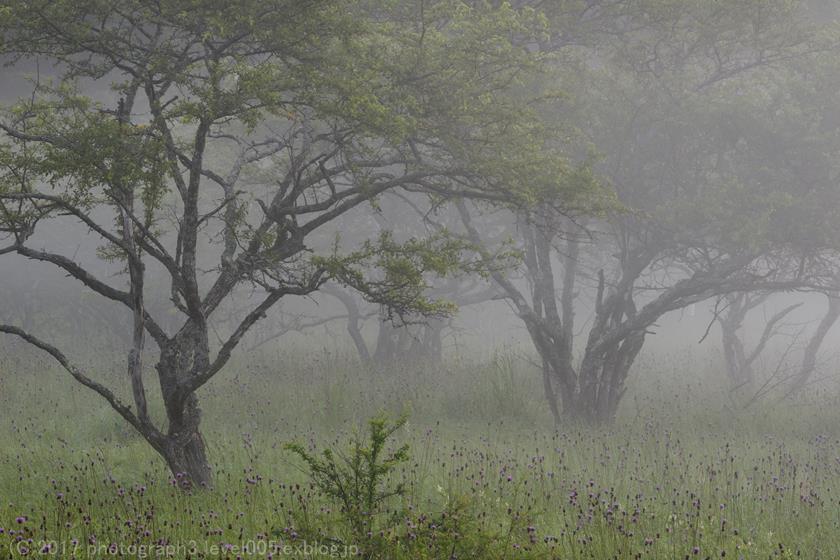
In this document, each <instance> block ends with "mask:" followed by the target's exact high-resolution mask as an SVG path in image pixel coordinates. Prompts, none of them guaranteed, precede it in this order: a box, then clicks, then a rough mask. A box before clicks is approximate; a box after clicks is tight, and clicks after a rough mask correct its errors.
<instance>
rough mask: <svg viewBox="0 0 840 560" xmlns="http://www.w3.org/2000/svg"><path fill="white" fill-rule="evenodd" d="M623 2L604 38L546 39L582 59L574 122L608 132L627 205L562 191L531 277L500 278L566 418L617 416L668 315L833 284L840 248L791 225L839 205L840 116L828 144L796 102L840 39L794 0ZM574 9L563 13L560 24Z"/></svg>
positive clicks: (613, 179)
mask: <svg viewBox="0 0 840 560" xmlns="http://www.w3.org/2000/svg"><path fill="white" fill-rule="evenodd" d="M606 4H610V3H605V4H602V3H595V6H596V7H595V10H594V11H590V10H583V11H582V12H580V14H581V17H584V18H585V19H586V22H587V24H588V25H590V26H594V27H593V28H592V29H591V30H592V33H591V35H589V36H588V37H578V39H577V40H576V41H575V42H574V43H573V44H571V45H570V44H569V43H566V42H563V41H562V40H559V41H558V42H556V43H552V42H551V41H548V42H547V43H546V48H549V49H555V48H558V45H559V49H560V50H559V52H560V53H568V54H567V57H565V58H564V57H562V56H561V57H558V60H559V61H560V62H559V63H558V64H567V63H568V61H569V60H571V61H572V63H571V64H570V65H569V70H568V72H569V76H568V80H567V81H565V82H563V83H562V84H561V86H560V87H566V88H567V89H569V97H570V101H569V103H568V106H567V109H566V111H564V113H563V114H561V115H560V117H559V118H562V119H567V121H568V122H567V124H568V125H572V124H577V128H578V131H579V132H580V134H581V136H582V140H585V141H589V142H591V145H592V146H593V150H594V151H595V152H596V153H597V154H598V161H597V162H596V163H595V164H594V165H593V167H592V172H593V173H594V174H595V176H596V177H597V178H598V180H600V181H603V182H604V183H606V184H607V185H609V186H611V187H612V188H613V189H614V190H615V194H616V197H617V201H618V204H617V206H618V208H617V209H616V210H614V211H609V210H608V211H606V212H603V213H601V214H600V215H594V216H592V215H589V216H588V215H587V213H585V212H583V213H578V214H577V215H575V214H572V215H568V214H567V215H563V214H561V213H557V212H556V211H554V209H553V205H554V204H555V201H553V200H551V199H550V198H545V199H537V200H536V201H535V203H534V205H533V206H532V207H531V208H529V209H528V211H527V212H523V211H522V210H521V209H518V208H517V209H515V210H514V215H515V219H516V226H515V228H514V229H513V230H512V231H514V232H515V234H516V236H517V237H518V245H517V246H518V247H519V248H520V250H521V251H522V253H523V255H524V260H523V267H522V272H523V276H524V278H518V277H517V276H516V275H512V274H510V273H505V272H502V271H500V272H496V273H495V274H494V275H493V280H494V282H495V283H496V284H497V285H498V286H500V287H501V288H502V289H503V290H504V292H505V293H506V295H507V297H508V299H509V300H510V301H511V302H512V304H513V306H514V309H515V310H516V312H517V313H518V315H519V316H520V317H521V318H522V320H523V322H524V323H525V326H526V327H527V330H528V333H529V335H530V337H531V339H532V340H533V342H534V346H535V348H536V350H537V352H538V353H539V355H540V357H541V359H542V362H543V374H544V386H545V393H546V398H547V400H548V403H549V406H550V408H551V410H552V413H553V415H554V418H555V421H556V422H558V423H559V422H561V420H562V416H563V415H565V416H567V417H569V418H573V419H580V420H582V421H585V422H590V423H602V422H610V421H611V420H612V419H613V418H614V417H615V414H616V412H617V410H618V406H619V404H620V402H621V398H622V396H623V395H624V393H625V390H626V380H627V378H628V374H629V372H630V368H631V366H632V365H633V363H634V361H635V359H636V357H637V356H638V354H639V352H640V351H641V350H642V348H643V345H644V342H645V339H646V337H647V336H648V335H649V334H650V333H651V332H653V331H654V330H655V326H656V323H657V321H658V320H659V319H660V318H661V317H662V316H663V315H665V314H666V313H668V312H671V311H674V310H678V309H681V308H684V307H686V306H688V305H691V304H694V303H696V302H699V301H701V300H704V299H707V298H710V297H714V296H717V295H722V294H729V293H736V292H749V291H753V290H760V289H762V288H764V289H785V290H792V289H798V288H802V289H805V288H806V287H815V286H820V285H824V284H825V283H826V282H829V283H831V282H833V281H832V280H831V275H830V274H826V268H825V267H824V266H823V257H824V256H825V253H826V252H832V251H836V249H837V239H838V238H837V237H834V240H833V241H831V240H830V236H825V238H824V239H822V240H819V239H818V238H817V239H818V240H817V241H815V242H814V243H812V246H810V247H808V248H805V247H804V246H803V245H801V244H798V243H797V242H796V238H795V236H794V235H792V231H791V228H790V227H789V225H790V223H791V222H793V221H795V222H796V223H799V224H801V223H803V222H804V223H806V224H812V225H813V224H816V223H824V222H825V218H826V217H827V216H828V215H829V214H827V213H826V209H827V208H833V207H836V205H837V197H836V195H835V196H834V199H833V202H832V203H831V204H833V205H832V206H823V207H822V208H820V207H819V206H818V205H811V206H810V207H808V206H807V204H805V203H803V201H804V200H808V199H809V198H811V197H819V196H824V195H827V193H830V192H835V193H836V191H837V189H836V184H835V183H833V182H832V179H833V177H836V171H837V168H836V166H834V167H832V164H831V162H830V161H828V160H827V159H826V158H821V157H819V154H821V153H831V152H824V150H825V148H826V146H829V145H831V143H830V142H831V140H833V138H831V137H833V136H834V135H836V133H837V130H838V129H837V128H836V127H832V128H830V129H828V130H827V131H826V132H825V136H828V137H829V138H828V142H829V143H828V144H826V143H823V141H824V140H826V138H820V139H819V140H818V141H816V140H815V139H814V138H807V136H806V134H804V133H802V132H803V130H802V126H801V125H800V123H799V122H798V119H797V112H796V111H797V109H798V107H799V106H798V102H797V101H795V100H791V99H790V96H791V95H792V94H793V93H794V92H793V91H792V90H791V89H790V87H791V85H792V84H793V83H795V82H796V79H795V78H794V77H792V76H791V72H792V71H793V69H795V68H796V67H797V66H796V65H797V64H800V63H801V61H803V60H805V59H807V58H808V57H812V56H815V55H816V53H820V52H824V53H828V52H831V49H832V48H833V45H834V44H835V43H834V42H833V41H831V40H828V41H826V42H824V43H820V42H818V41H816V40H815V38H817V37H819V38H821V39H824V38H825V35H820V34H819V33H817V32H814V31H813V30H809V29H808V28H807V26H806V25H805V24H804V23H803V21H802V17H801V16H802V13H801V12H800V11H799V9H800V7H799V6H796V5H794V4H791V3H789V2H761V3H738V2H733V3H717V2H710V3H696V2H677V3H667V5H666V3H662V4H659V3H656V2H653V3H649V4H645V5H636V4H633V3H623V2H618V3H614V5H613V6H612V8H617V11H616V12H613V11H612V8H611V7H610V6H608V5H606ZM575 13H576V12H575V11H574V10H569V11H563V10H560V14H559V16H562V18H565V19H562V20H560V23H558V24H557V25H558V26H562V24H564V23H565V24H569V20H568V18H569V17H570V16H572V15H574V14H575ZM593 14H597V17H596V18H594V19H593V17H592V16H593ZM561 28H562V27H561ZM558 36H559V37H560V38H561V39H562V37H563V36H564V34H563V33H559V32H558ZM572 36H575V35H574V33H572ZM572 76H574V77H572ZM548 118H557V116H556V115H554V116H549V117H548ZM803 140H807V141H803ZM812 150H816V151H812ZM832 170H833V173H832ZM582 180H584V179H582ZM794 192H796V193H797V195H796V196H791V195H792V193H794ZM823 200H824V203H827V201H828V200H830V196H826V198H824V199H823ZM460 208H461V213H462V217H463V222H464V226H465V230H466V232H467V235H468V239H470V240H471V241H473V242H474V243H476V244H479V243H483V244H484V245H485V246H486V247H492V246H493V243H492V240H493V238H494V237H495V238H496V239H500V238H502V239H503V238H504V232H501V235H499V234H498V232H497V235H493V234H491V233H490V232H492V231H493V230H494V229H495V230H498V227H497V221H498V220H497V218H496V217H495V215H492V214H491V216H490V217H485V214H486V212H485V210H484V209H485V208H486V205H480V204H478V205H469V204H466V203H462V204H461V205H460ZM793 216H798V218H797V219H794V218H793ZM809 239H814V238H809ZM523 280H524V282H523ZM584 313H587V314H589V320H588V321H587V322H586V323H585V324H584V325H581V321H580V316H581V315H583V314H584ZM583 316H584V318H586V315H583ZM578 329H581V331H579V330H578ZM581 336H582V339H583V340H582V341H581V342H578V343H576V341H577V340H578V339H579V338H581Z"/></svg>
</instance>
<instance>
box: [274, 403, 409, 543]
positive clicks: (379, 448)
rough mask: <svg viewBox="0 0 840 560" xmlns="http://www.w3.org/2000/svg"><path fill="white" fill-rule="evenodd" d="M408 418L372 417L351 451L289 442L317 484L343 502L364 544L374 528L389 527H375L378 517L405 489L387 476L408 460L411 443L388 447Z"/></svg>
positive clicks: (357, 534) (351, 526)
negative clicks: (319, 449)
mask: <svg viewBox="0 0 840 560" xmlns="http://www.w3.org/2000/svg"><path fill="white" fill-rule="evenodd" d="M405 422H406V417H405V416H403V417H401V418H399V419H398V420H396V421H395V422H390V421H389V420H388V418H387V417H386V416H384V415H379V416H376V417H374V418H372V419H371V420H369V421H368V428H369V434H368V437H367V438H366V439H359V438H356V439H354V441H353V442H352V444H351V446H350V450H349V453H348V454H345V453H343V452H340V451H334V450H331V449H325V450H324V451H323V453H322V454H321V456H320V457H319V456H317V455H314V454H312V453H309V452H308V451H307V450H306V449H305V448H304V447H303V446H302V445H301V444H299V443H290V444H287V445H286V446H285V447H286V449H288V450H290V451H292V452H294V453H295V454H297V455H298V456H299V457H300V458H301V459H303V461H304V462H305V463H306V466H307V470H308V474H309V477H310V478H311V479H312V481H313V483H314V484H315V486H316V487H317V488H318V489H319V490H320V491H321V492H322V493H323V494H324V495H326V496H328V497H330V498H332V499H335V500H337V501H338V502H339V503H340V504H341V507H342V513H343V514H344V517H345V520H346V521H347V523H348V525H349V526H350V529H351V530H352V532H353V536H354V537H355V539H356V542H357V543H358V544H361V545H362V546H367V545H369V544H370V542H371V539H372V538H373V533H374V531H379V530H382V529H384V528H387V527H374V519H375V518H376V516H377V515H379V514H381V513H382V512H383V510H384V506H385V504H386V502H387V501H388V500H389V499H390V498H393V497H395V496H402V495H404V493H405V487H404V485H403V484H402V483H398V484H395V485H392V486H388V485H387V477H388V475H389V474H390V473H391V472H392V471H394V469H396V468H397V466H398V465H399V464H401V463H404V462H405V461H407V460H408V445H403V446H401V447H399V448H398V449H396V450H395V451H392V452H390V453H388V452H386V449H385V447H386V444H387V442H388V439H389V438H390V437H391V436H392V435H393V434H394V432H396V431H397V430H399V429H400V428H401V427H403V426H404V425H405ZM392 517H393V518H396V517H397V516H392Z"/></svg>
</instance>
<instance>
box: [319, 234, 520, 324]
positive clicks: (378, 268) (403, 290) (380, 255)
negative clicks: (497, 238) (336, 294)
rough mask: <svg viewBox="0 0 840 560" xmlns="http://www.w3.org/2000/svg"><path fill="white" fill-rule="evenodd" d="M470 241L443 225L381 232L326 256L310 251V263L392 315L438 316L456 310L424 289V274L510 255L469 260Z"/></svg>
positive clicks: (478, 266) (504, 261)
mask: <svg viewBox="0 0 840 560" xmlns="http://www.w3.org/2000/svg"><path fill="white" fill-rule="evenodd" d="M473 249H474V247H473V246H472V245H471V244H470V243H468V242H466V241H464V240H463V239H461V238H459V237H455V236H452V235H451V234H449V232H447V231H445V230H444V231H441V232H438V233H436V234H434V235H430V236H429V237H427V238H423V239H417V238H411V239H408V240H406V241H404V242H398V241H396V240H395V239H394V237H393V235H392V233H391V232H387V231H385V232H382V233H381V234H380V235H379V238H378V239H377V240H376V241H371V240H367V241H365V243H364V244H363V246H362V247H361V248H360V249H359V250H357V251H353V252H351V253H350V254H346V255H342V254H339V252H338V249H337V248H336V249H335V251H334V253H333V255H332V256H329V257H323V256H315V257H313V259H312V264H313V265H314V266H315V267H316V268H318V269H323V270H325V271H326V274H327V275H328V276H329V277H330V278H331V279H333V280H336V281H337V282H339V283H341V284H344V285H345V286H349V287H351V288H353V289H355V290H357V291H358V292H359V293H361V294H362V295H363V296H364V297H365V298H366V299H367V300H368V301H370V302H372V303H378V304H382V305H385V306H386V307H387V308H388V311H389V313H390V315H391V317H392V318H394V317H399V318H400V320H401V321H403V322H405V321H408V320H410V318H411V316H412V315H421V316H442V315H449V314H452V313H453V312H454V311H456V308H455V306H454V305H453V304H452V303H450V302H447V301H444V300H433V299H430V298H429V297H428V296H427V295H426V292H427V289H428V288H429V282H428V277H429V276H435V277H438V278H445V277H447V276H452V275H460V274H486V273H487V271H489V270H491V269H492V268H494V267H495V268H498V267H501V266H506V265H508V264H510V262H511V261H512V259H513V255H512V254H510V253H502V254H499V255H496V256H494V258H488V259H482V260H474V259H473V258H472V257H469V258H468V256H470V255H472V254H473V252H474V251H473Z"/></svg>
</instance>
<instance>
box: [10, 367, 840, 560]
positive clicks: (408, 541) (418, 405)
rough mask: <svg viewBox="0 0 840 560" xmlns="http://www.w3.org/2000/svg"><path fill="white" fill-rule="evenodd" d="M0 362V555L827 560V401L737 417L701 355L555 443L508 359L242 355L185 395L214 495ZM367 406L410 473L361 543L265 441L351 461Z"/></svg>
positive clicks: (83, 405)
mask: <svg viewBox="0 0 840 560" xmlns="http://www.w3.org/2000/svg"><path fill="white" fill-rule="evenodd" d="M13 354H14V355H16V356H19V354H18V353H13ZM6 356H7V357H6V358H3V359H2V361H0V410H2V413H0V558H24V557H25V558H39V557H53V558H55V557H57V558H93V557H96V558H144V557H148V558H154V557H170V558H285V557H297V558H305V557H311V558H317V557H349V556H353V555H357V556H360V557H375V558H405V559H415V558H418V559H423V558H442V559H449V558H459V559H465V558H475V559H518V558H523V559H525V558H546V559H548V558H557V559H564V560H565V559H584V558H585V559H608V558H621V559H624V558H627V559H632V558H650V559H654V558H656V559H675V558H689V559H693V558H733V559H740V558H744V559H750V558H769V559H773V558H805V559H833V558H838V557H840V412H838V406H837V405H838V402H837V399H836V395H834V394H832V393H830V392H827V393H824V394H818V395H812V396H810V397H809V399H810V400H809V401H808V402H807V403H805V402H800V403H781V404H780V403H775V402H769V401H768V402H764V403H761V404H760V405H757V406H753V407H750V408H748V409H747V410H738V409H736V408H735V407H733V406H731V405H729V404H727V402H728V400H727V398H726V396H725V394H722V393H720V392H717V391H715V390H713V388H714V387H716V386H717V384H716V383H715V380H716V378H715V377H714V374H713V373H709V372H708V371H707V370H711V369H713V368H710V367H709V366H708V364H706V365H703V364H700V365H695V366H691V365H690V362H687V361H683V362H682V364H683V365H684V366H685V368H691V367H695V368H697V370H698V373H697V375H691V376H689V375H686V374H682V375H676V374H677V372H683V369H682V365H680V364H681V362H680V360H681V358H680V357H679V356H675V357H674V358H673V363H669V362H668V360H658V361H654V360H645V361H643V362H644V363H640V364H639V367H638V368H637V371H636V375H635V377H636V378H637V379H639V378H641V377H642V376H646V377H645V379H646V381H645V390H644V391H642V390H639V389H637V388H631V391H630V393H629V394H628V397H627V399H626V402H625V406H624V409H623V410H622V413H621V416H620V418H619V419H618V421H617V423H616V425H615V426H614V427H612V428H611V429H609V430H607V429H598V430H596V429H591V428H584V427H580V426H572V425H569V426H562V427H561V428H560V429H559V430H554V429H552V427H551V421H550V417H549V415H548V412H547V407H546V405H545V403H544V401H543V399H542V394H541V381H540V379H539V377H538V373H537V371H536V369H535V368H534V367H533V366H532V365H530V364H529V363H528V362H527V360H523V359H521V358H520V357H517V356H516V355H515V354H514V353H513V352H503V353H500V354H498V355H496V356H491V357H487V358H484V359H476V360H470V361H467V360H463V361H453V362H451V363H447V364H446V365H445V366H442V367H439V368H434V369H431V370H423V369H422V368H419V367H414V366H411V365H407V364H402V365H398V366H395V367H393V368H388V369H387V370H384V371H373V370H371V369H369V368H362V367H359V365H358V364H357V363H356V362H355V361H354V360H353V359H352V358H351V357H350V356H349V355H336V354H331V353H328V352H320V353H317V355H313V354H311V353H309V354H307V353H303V352H292V353H291V354H289V355H286V354H279V353H278V354H274V355H268V354H266V355H261V356H252V357H250V358H249V359H248V360H242V361H241V363H239V364H233V365H232V366H231V367H229V368H228V370H227V371H226V372H225V373H223V374H222V375H220V376H219V377H218V378H217V379H216V380H214V381H213V382H212V383H211V384H210V385H209V386H207V387H206V388H204V389H202V393H201V398H202V409H203V411H204V420H203V426H204V433H205V437H206V441H207V444H208V447H209V452H210V455H211V459H212V462H213V468H214V476H215V484H214V487H213V489H211V490H197V489H193V490H191V491H184V490H183V489H181V488H180V487H179V486H180V485H179V481H178V480H177V479H176V478H174V477H173V476H172V475H171V474H170V473H169V472H168V471H167V470H166V468H165V465H164V463H163V461H162V460H160V459H159V458H158V457H157V456H156V455H155V454H154V453H153V452H152V451H151V449H150V448H149V447H148V446H147V445H146V444H145V443H144V442H143V441H142V440H141V438H140V437H139V436H138V435H137V434H135V433H133V432H132V431H131V429H130V428H129V427H127V425H125V424H124V423H123V422H122V420H121V419H120V418H119V417H118V416H117V415H116V414H114V413H112V412H111V411H110V409H109V408H108V407H107V405H105V404H104V403H103V402H102V401H100V400H98V398H97V397H95V396H93V395H91V394H90V393H89V392H87V391H86V390H85V389H84V388H82V387H80V386H77V385H76V384H75V383H74V382H73V381H72V380H71V379H69V378H68V377H66V375H62V374H61V372H59V371H57V370H56V369H55V368H53V367H52V365H51V364H50V363H49V362H48V361H47V360H46V359H42V358H40V357H39V356H38V355H37V354H34V353H33V354H31V355H30V354H28V353H27V352H23V356H24V357H23V358H21V357H17V358H16V359H15V361H13V360H12V359H11V358H9V357H8V356H9V354H7V355H6ZM27 356H29V357H27ZM115 371H119V370H115ZM108 375H109V374H107V373H101V374H100V375H99V377H100V378H103V379H108ZM115 375H116V374H115ZM677 378H678V379H682V380H685V379H689V378H691V379H693V381H692V382H691V383H689V382H686V381H676V380H675V379H677ZM121 381H122V380H118V379H117V378H116V377H114V378H112V379H111V385H112V386H115V385H117V384H119V383H121ZM122 385H125V384H124V383H123V384H122ZM805 404H807V405H808V406H807V407H806V406H804V405H805ZM158 412H160V411H158ZM381 412H386V413H388V414H389V415H390V417H391V418H397V417H399V416H400V415H407V418H408V421H407V423H406V425H405V426H403V427H402V428H401V429H399V430H397V431H396V432H395V433H394V435H393V436H392V437H391V438H390V439H389V440H388V442H387V445H386V447H387V449H388V450H393V449H396V448H398V447H400V446H402V445H404V444H407V445H408V460H406V461H401V462H397V464H395V465H394V467H393V468H392V469H391V470H390V471H389V472H388V473H387V475H386V476H384V477H383V480H381V481H379V483H381V485H382V487H383V489H388V488H397V485H403V491H402V492H401V493H399V494H397V495H394V496H392V497H390V498H384V499H383V500H381V502H379V504H378V506H377V510H376V511H373V512H363V513H362V514H363V515H367V516H369V517H368V520H369V521H368V523H369V525H368V527H369V528H370V530H369V532H368V534H365V535H359V533H358V531H354V525H353V522H352V519H350V518H349V517H348V515H346V513H347V512H346V511H344V510H343V509H342V507H341V506H340V503H339V501H337V500H336V499H334V498H332V497H330V496H329V495H327V494H325V493H324V492H323V490H322V488H320V487H319V486H318V485H317V484H316V483H315V481H314V479H313V478H312V477H311V476H310V474H309V473H308V472H307V468H306V464H305V463H304V462H303V461H302V460H301V459H300V457H298V456H296V455H295V454H294V453H292V452H290V451H289V450H288V449H286V448H285V447H284V445H285V444H287V443H288V442H292V441H295V442H298V443H300V444H301V446H302V447H303V448H305V449H308V450H309V451H310V452H311V453H320V452H321V451H322V450H324V449H333V450H335V451H336V452H337V453H338V454H339V456H346V457H348V458H352V457H351V456H350V455H348V453H350V451H348V445H349V442H350V441H351V440H353V438H358V437H363V436H364V434H365V432H366V422H367V420H368V418H370V417H371V416H374V415H376V414H377V413H381Z"/></svg>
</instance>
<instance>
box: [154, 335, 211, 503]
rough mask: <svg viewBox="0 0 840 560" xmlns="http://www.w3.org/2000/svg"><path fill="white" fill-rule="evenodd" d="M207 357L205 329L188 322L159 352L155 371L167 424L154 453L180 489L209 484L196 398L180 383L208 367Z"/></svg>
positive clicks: (208, 472) (209, 469)
mask: <svg viewBox="0 0 840 560" xmlns="http://www.w3.org/2000/svg"><path fill="white" fill-rule="evenodd" d="M208 356H209V350H208V345H207V332H206V327H204V326H199V325H195V324H192V323H189V324H188V325H187V326H185V327H184V328H183V329H182V330H181V331H180V332H179V333H178V334H177V335H176V336H175V337H174V338H173V339H172V340H171V342H170V343H169V344H168V345H167V346H165V347H164V348H162V349H161V353H160V361H159V362H158V364H157V368H156V369H157V372H158V379H159V381H160V388H161V394H162V395H163V402H164V406H165V409H166V416H167V420H168V422H169V427H168V429H167V431H166V433H165V434H164V435H163V441H162V443H161V445H160V446H159V448H158V452H159V453H160V454H161V456H163V458H164V460H165V461H166V463H167V465H169V468H170V470H171V471H172V474H173V475H175V477H176V479H178V480H179V482H180V484H181V485H182V486H194V485H198V486H201V487H206V486H210V484H211V483H212V470H211V468H210V462H209V461H208V459H207V449H206V446H205V444H204V438H203V436H202V435H201V410H200V409H199V406H198V397H197V396H196V394H195V393H194V392H185V389H184V388H183V382H184V380H186V379H188V378H189V377H190V376H193V375H197V374H199V373H202V372H203V371H204V370H205V368H207V367H208V365H209V364H208Z"/></svg>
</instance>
